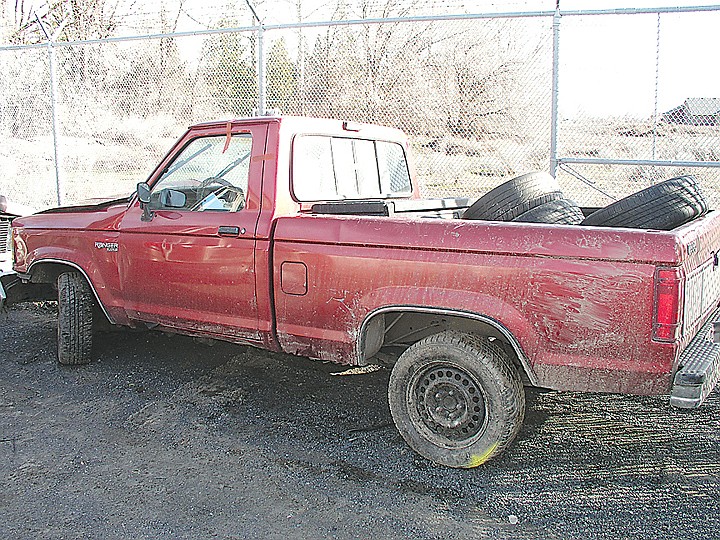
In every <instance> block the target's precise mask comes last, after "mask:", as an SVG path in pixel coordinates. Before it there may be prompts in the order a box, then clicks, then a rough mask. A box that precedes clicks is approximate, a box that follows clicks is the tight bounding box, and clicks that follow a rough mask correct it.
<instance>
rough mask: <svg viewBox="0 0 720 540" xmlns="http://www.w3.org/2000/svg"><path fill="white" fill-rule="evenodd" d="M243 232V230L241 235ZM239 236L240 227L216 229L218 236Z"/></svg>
mask: <svg viewBox="0 0 720 540" xmlns="http://www.w3.org/2000/svg"><path fill="white" fill-rule="evenodd" d="M244 232H245V231H244V230H243V233H244ZM239 234H240V227H228V226H223V227H218V235H219V236H238V235H239Z"/></svg>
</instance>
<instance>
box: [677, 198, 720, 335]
mask: <svg viewBox="0 0 720 540" xmlns="http://www.w3.org/2000/svg"><path fill="white" fill-rule="evenodd" d="M678 233H680V246H681V249H682V250H683V251H684V253H683V254H682V255H683V270H684V272H685V276H686V280H685V294H684V297H685V301H684V307H683V319H682V323H683V325H682V328H683V333H682V336H683V337H682V343H681V348H683V349H684V348H685V347H686V346H687V345H688V343H689V342H690V340H692V338H693V337H694V336H695V335H696V334H697V332H698V330H699V329H700V327H701V326H702V325H703V324H704V323H705V322H706V321H707V319H708V317H709V316H710V314H711V313H712V312H713V311H714V310H715V308H716V307H717V306H718V303H719V302H720V267H719V266H718V263H719V261H718V257H719V256H720V253H719V252H720V212H711V213H710V214H708V215H707V217H705V218H703V219H698V220H695V221H693V222H692V223H689V224H688V225H685V226H684V227H682V228H681V229H679V230H678Z"/></svg>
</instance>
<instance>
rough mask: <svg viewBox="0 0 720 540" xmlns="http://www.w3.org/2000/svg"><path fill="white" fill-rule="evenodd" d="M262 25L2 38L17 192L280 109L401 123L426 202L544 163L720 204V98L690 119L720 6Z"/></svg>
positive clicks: (105, 182)
mask: <svg viewBox="0 0 720 540" xmlns="http://www.w3.org/2000/svg"><path fill="white" fill-rule="evenodd" d="M259 21H260V19H259V18H258V23H259V24H257V25H255V26H244V27H235V28H223V29H217V30H201V31H193V32H176V33H172V34H161V33H158V34H151V35H142V36H127V37H111V38H107V39H102V40H85V41H75V42H55V41H48V43H46V44H42V45H22V46H20V45H12V46H3V47H0V62H1V63H2V65H3V66H4V69H3V70H2V71H1V72H0V102H2V103H3V107H2V110H1V111H0V135H2V137H1V138H0V168H1V169H2V170H3V174H2V175H1V176H0V192H2V193H3V194H6V195H9V196H10V197H12V198H13V199H15V200H17V201H18V202H22V203H29V204H35V205H36V206H50V205H54V204H60V203H67V202H75V201H78V200H82V199H86V198H89V197H93V196H101V195H106V194H109V193H108V192H110V191H114V192H126V193H127V192H130V191H131V190H132V189H133V186H134V184H135V183H136V182H138V181H141V180H143V179H144V178H145V176H146V175H147V173H149V172H150V169H151V168H152V166H153V165H154V163H155V162H156V161H157V160H158V159H159V157H161V156H162V154H163V152H164V151H165V149H166V148H167V146H168V145H169V144H170V142H171V141H172V140H173V139H174V138H176V137H177V136H179V135H180V134H181V133H182V131H183V129H184V127H185V126H186V125H187V124H190V123H193V122H197V121H204V120H208V119H213V118H220V117H238V116H247V115H252V114H256V113H257V112H258V111H262V112H268V111H271V110H278V111H280V112H282V113H284V114H298V115H314V116H327V117H334V118H340V119H346V120H355V121H370V122H377V123H380V124H386V125H392V126H396V127H400V128H402V129H404V130H405V131H406V132H407V133H408V134H409V135H410V137H411V140H412V143H413V147H414V153H415V157H416V161H417V171H418V178H419V180H420V186H421V191H422V193H423V194H424V195H426V196H475V195H478V194H480V193H482V192H484V191H486V190H488V189H490V188H492V187H494V186H495V185H497V184H499V183H500V182H502V181H503V180H504V179H507V178H509V177H511V176H513V175H518V174H522V173H524V172H527V171H529V170H537V169H542V170H549V171H550V172H551V173H553V174H556V175H557V176H558V178H559V179H560V181H561V183H562V184H563V187H564V190H565V191H566V194H567V195H568V196H569V197H572V198H575V199H576V200H577V201H578V202H580V203H581V204H585V205H589V206H600V205H604V204H607V203H608V202H610V201H611V200H612V199H613V198H619V197H621V196H624V195H626V194H628V193H630V192H632V191H636V190H637V189H641V188H643V187H646V186H647V185H649V184H651V183H653V182H656V181H658V180H661V179H664V178H670V177H672V176H677V175H681V174H695V175H696V176H697V177H698V178H699V179H700V181H701V183H702V185H703V188H704V190H705V193H706V195H707V197H708V199H709V200H710V201H711V204H713V205H717V203H718V202H720V191H718V190H719V189H720V188H719V187H718V186H719V185H720V183H719V182H718V179H719V177H720V172H719V171H718V168H719V167H720V150H718V148H720V146H719V145H718V142H720V114H718V112H719V111H716V112H715V113H714V116H713V114H706V115H704V116H702V118H700V120H698V119H697V118H696V117H694V116H693V115H692V114H691V113H692V111H691V110H690V112H688V113H687V114H684V113H683V114H684V116H683V115H680V112H682V111H684V110H685V109H688V108H689V109H692V107H693V106H695V105H697V104H698V103H701V102H702V104H705V105H707V104H708V103H710V104H712V103H715V102H716V101H717V102H718V103H720V100H716V99H714V98H720V96H716V95H705V94H703V93H702V92H706V91H707V90H706V89H707V88H711V87H712V80H713V79H712V77H715V75H714V74H713V71H715V70H712V69H706V70H704V71H703V70H702V69H695V70H694V71H690V70H691V69H692V66H691V65H690V64H692V62H688V61H686V62H685V63H684V64H683V62H682V58H683V57H684V58H686V59H696V58H700V57H702V56H703V55H704V48H703V47H708V45H707V44H708V43H710V44H711V45H714V44H715V43H716V42H717V40H718V38H715V37H714V35H715V34H714V33H713V34H712V35H706V36H704V37H703V39H704V41H702V40H701V41H698V39H688V36H687V35H686V33H687V31H688V30H687V29H688V28H705V27H706V26H707V25H709V24H714V27H715V28H716V27H717V22H720V6H700V7H686V8H680V7H667V8H655V9H634V8H630V9H616V10H591V11H560V10H558V11H534V12H512V13H478V14H456V15H440V16H416V17H393V18H367V19H353V20H337V21H336V20H333V21H325V22H300V23H294V24H273V25H263V24H262V23H260V22H259ZM713 21H714V22H713ZM701 23H702V24H701ZM624 29H625V30H629V31H628V32H627V33H623V30H624ZM691 37H695V38H696V37H698V36H691ZM713 40H714V41H713ZM618 41H620V43H618ZM712 50H717V47H716V46H715V47H714V48H713V49H712ZM583 51H584V52H583ZM581 53H582V54H581ZM583 54H585V55H586V58H583ZM678 56H679V57H680V58H681V60H680V61H679V60H678ZM685 66H686V67H687V69H686V67H685ZM684 69H686V71H683V70H684ZM677 77H685V78H686V79H687V80H677ZM696 89H697V90H696ZM678 92H680V93H678ZM682 92H685V93H682ZM695 92H701V93H700V94H697V93H695ZM695 98H711V99H705V100H704V101H702V100H701V101H697V100H695ZM672 99H674V100H675V101H672ZM693 100H695V101H693ZM683 107H684V108H685V109H683ZM670 109H677V111H680V112H678V116H677V117H673V116H672V115H668V114H666V113H668V111H670ZM677 111H676V112H677ZM716 122H717V123H716Z"/></svg>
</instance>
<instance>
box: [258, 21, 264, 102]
mask: <svg viewBox="0 0 720 540" xmlns="http://www.w3.org/2000/svg"><path fill="white" fill-rule="evenodd" d="M258 22H259V21H258ZM264 34H265V29H264V28H263V24H262V23H260V25H259V26H258V61H257V69H258V115H259V116H264V115H265V108H266V107H265V105H266V103H265V51H264V49H263V42H264V41H265V37H264Z"/></svg>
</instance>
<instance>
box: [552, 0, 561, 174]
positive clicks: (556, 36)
mask: <svg viewBox="0 0 720 540" xmlns="http://www.w3.org/2000/svg"><path fill="white" fill-rule="evenodd" d="M559 64H560V2H559V1H558V3H557V8H556V9H555V15H554V17H553V66H552V71H553V72H552V105H551V110H550V116H551V118H550V175H551V176H553V177H554V176H555V175H556V174H557V168H558V155H557V154H558V149H557V147H558V116H559V114H560V113H559V111H558V97H559V89H558V83H559V79H560V65H559Z"/></svg>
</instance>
